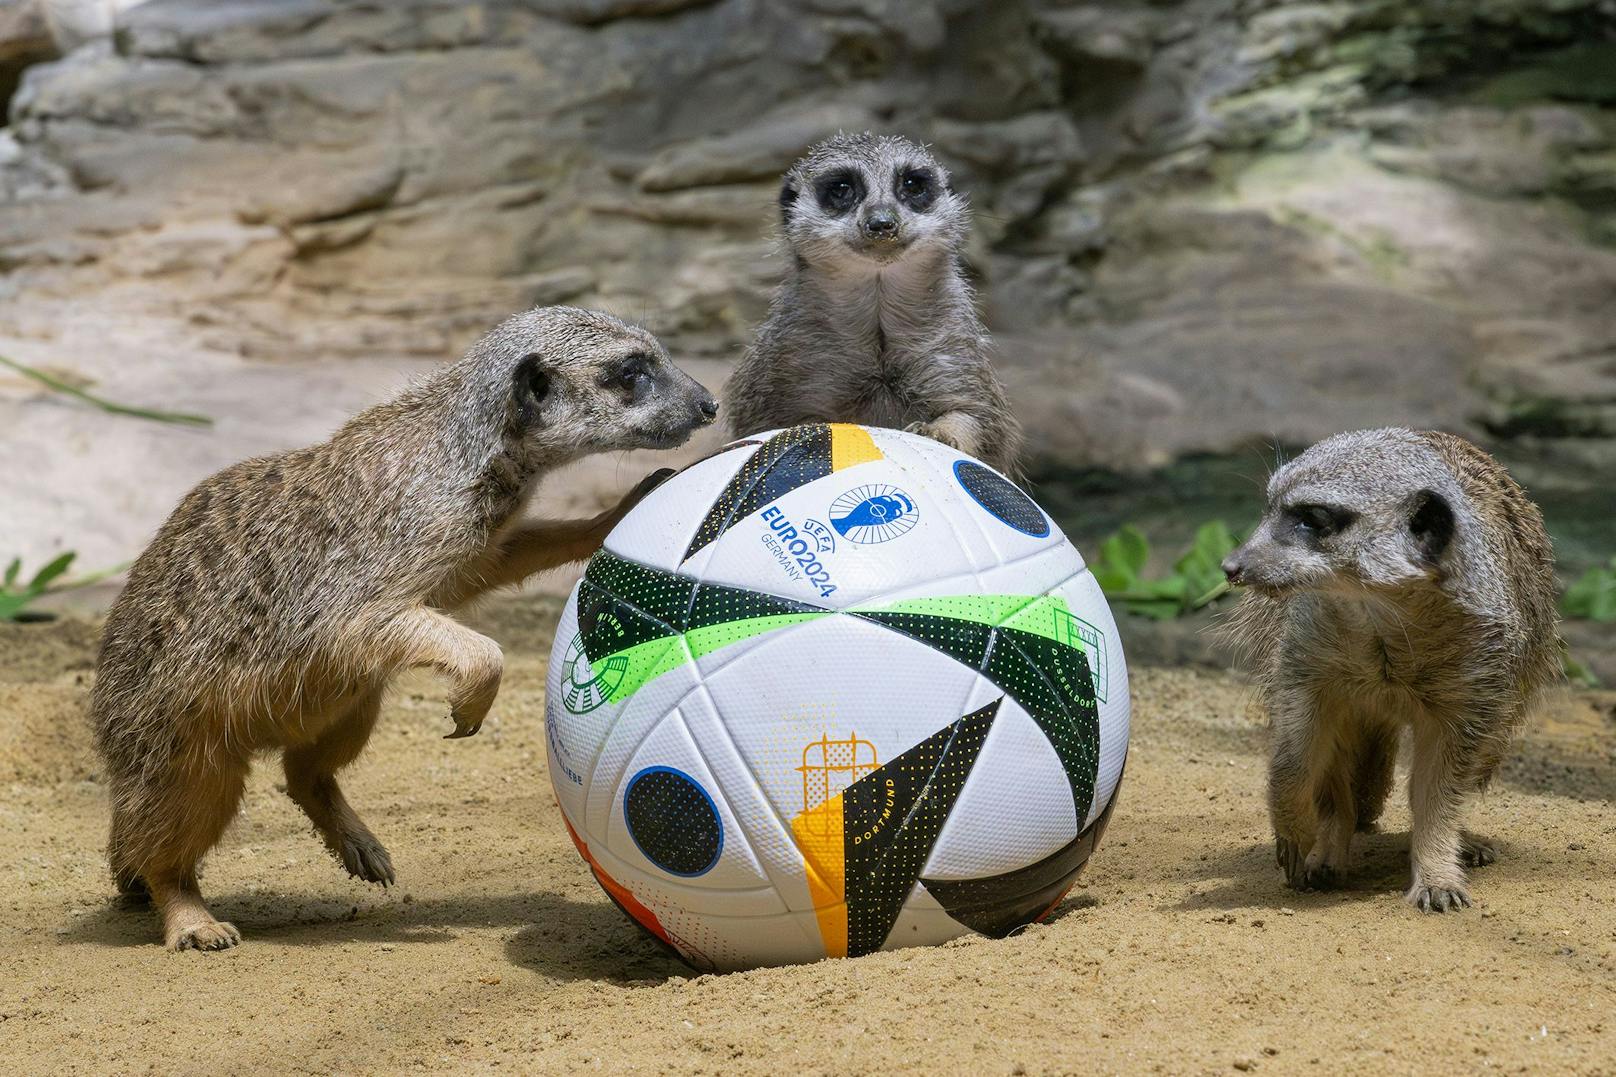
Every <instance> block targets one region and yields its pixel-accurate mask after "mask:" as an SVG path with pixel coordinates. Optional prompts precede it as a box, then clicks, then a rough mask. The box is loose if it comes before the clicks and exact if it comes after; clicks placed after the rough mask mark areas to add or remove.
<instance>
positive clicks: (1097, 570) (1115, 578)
mask: <svg viewBox="0 0 1616 1077" xmlns="http://www.w3.org/2000/svg"><path fill="white" fill-rule="evenodd" d="M1089 571H1091V572H1092V573H1093V574H1094V582H1095V583H1097V584H1099V585H1100V590H1101V591H1104V592H1105V593H1106V595H1107V596H1108V597H1115V596H1116V595H1118V594H1121V593H1122V592H1123V591H1126V590H1128V589H1129V588H1130V587H1132V586H1133V584H1134V582H1135V578H1134V577H1133V576H1130V575H1128V574H1127V573H1126V572H1121V571H1119V570H1117V569H1115V568H1112V567H1111V566H1110V565H1105V564H1096V565H1094V566H1093V567H1092V568H1091V569H1090V570H1089Z"/></svg>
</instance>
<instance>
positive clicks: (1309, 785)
mask: <svg viewBox="0 0 1616 1077" xmlns="http://www.w3.org/2000/svg"><path fill="white" fill-rule="evenodd" d="M1362 732H1363V730H1362V726H1361V724H1360V723H1358V722H1357V721H1355V720H1354V718H1353V717H1352V715H1350V714H1349V713H1347V710H1346V708H1345V707H1344V706H1343V705H1342V704H1341V703H1340V702H1339V701H1335V700H1331V699H1328V698H1321V697H1319V696H1317V695H1315V694H1314V693H1313V692H1311V691H1308V690H1306V689H1297V690H1295V691H1293V692H1291V693H1287V694H1286V695H1284V696H1282V697H1280V699H1279V700H1276V706H1275V708H1274V717H1273V733H1272V737H1273V749H1272V750H1273V756H1272V758H1271V760H1270V767H1269V781H1268V796H1269V812H1270V815H1271V817H1272V819H1273V824H1274V850H1275V857H1276V859H1277V860H1278V861H1279V865H1280V867H1282V868H1283V869H1285V879H1286V882H1288V883H1289V884H1290V885H1291V886H1293V887H1295V888H1296V889H1298V890H1324V889H1329V888H1330V887H1333V886H1334V885H1335V884H1336V882H1337V881H1338V880H1339V878H1340V876H1341V874H1342V873H1343V872H1345V871H1346V868H1347V859H1348V856H1349V855H1350V853H1351V848H1352V835H1353V832H1354V830H1355V829H1356V826H1357V818H1358V817H1357V805H1356V803H1355V798H1354V795H1353V786H1352V775H1353V770H1352V761H1353V760H1354V759H1355V757H1356V756H1357V754H1358V750H1359V745H1358V741H1359V740H1360V739H1361V736H1362Z"/></svg>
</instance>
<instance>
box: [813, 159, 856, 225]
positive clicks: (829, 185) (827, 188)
mask: <svg viewBox="0 0 1616 1077" xmlns="http://www.w3.org/2000/svg"><path fill="white" fill-rule="evenodd" d="M864 193H865V192H864V180H863V179H862V178H861V177H860V176H859V174H858V173H857V172H852V171H848V170H845V169H844V170H842V171H838V172H831V173H827V174H826V175H823V176H821V177H819V179H818V180H816V181H815V182H814V197H815V198H817V199H819V205H820V206H821V207H822V208H823V209H824V210H825V212H827V213H832V214H835V215H837V216H840V215H841V214H844V213H846V212H848V211H849V210H851V209H852V208H853V207H854V206H856V205H858V204H859V203H860V202H862V201H863V200H864Z"/></svg>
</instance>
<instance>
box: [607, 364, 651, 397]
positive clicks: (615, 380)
mask: <svg viewBox="0 0 1616 1077" xmlns="http://www.w3.org/2000/svg"><path fill="white" fill-rule="evenodd" d="M655 369H656V360H655V359H654V358H652V357H651V356H650V355H647V354H646V353H645V352H634V353H633V354H632V355H625V356H624V357H623V358H621V359H619V360H618V361H617V362H615V363H613V364H611V365H609V366H608V367H607V368H606V369H605V370H603V371H602V372H601V374H600V379H599V381H600V386H601V388H603V389H617V390H619V391H621V392H624V393H627V394H629V396H630V398H631V399H632V400H636V401H637V400H642V399H644V397H645V396H646V394H648V393H649V392H650V391H651V389H652V386H653V383H654V380H655V379H654V378H653V377H652V372H653V371H654V370H655Z"/></svg>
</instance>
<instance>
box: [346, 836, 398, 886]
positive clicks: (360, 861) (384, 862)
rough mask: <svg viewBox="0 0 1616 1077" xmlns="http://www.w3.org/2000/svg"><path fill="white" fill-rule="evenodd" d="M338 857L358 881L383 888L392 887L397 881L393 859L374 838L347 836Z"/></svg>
mask: <svg viewBox="0 0 1616 1077" xmlns="http://www.w3.org/2000/svg"><path fill="white" fill-rule="evenodd" d="M337 856H338V857H339V858H341V860H342V866H343V867H345V868H347V869H348V874H349V875H352V876H353V877H354V878H356V879H363V880H364V881H365V882H367V883H381V884H382V885H383V886H392V885H393V883H395V882H396V881H397V879H396V878H395V877H394V875H393V858H392V857H391V856H390V855H388V852H387V849H386V848H385V847H384V846H383V845H382V843H381V842H379V841H377V840H376V839H375V838H374V837H370V836H365V837H348V836H345V837H344V838H343V839H342V846H341V849H340V850H339V851H338V853H337Z"/></svg>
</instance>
